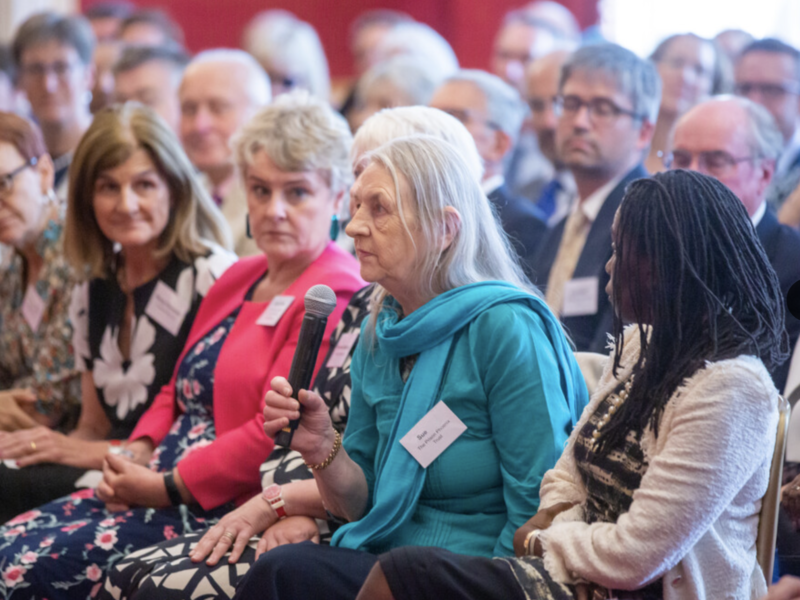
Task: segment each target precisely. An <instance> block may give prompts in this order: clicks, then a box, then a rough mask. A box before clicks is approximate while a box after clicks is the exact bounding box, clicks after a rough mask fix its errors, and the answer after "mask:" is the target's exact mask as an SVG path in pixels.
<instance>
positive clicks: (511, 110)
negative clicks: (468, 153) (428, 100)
mask: <svg viewBox="0 0 800 600" xmlns="http://www.w3.org/2000/svg"><path fill="white" fill-rule="evenodd" d="M451 82H465V83H471V84H473V85H474V86H476V87H477V88H478V89H479V90H480V91H481V92H482V93H483V96H484V98H486V109H487V112H488V113H489V121H490V123H491V124H492V125H494V126H495V127H498V128H499V129H500V130H501V131H503V132H504V133H505V134H506V135H508V136H509V137H510V138H511V141H512V142H516V140H517V137H518V136H519V130H520V128H521V127H522V122H523V121H524V120H525V115H526V114H527V113H528V107H527V105H526V104H525V103H524V102H523V101H522V98H521V97H520V95H519V92H518V91H517V90H515V89H514V88H513V87H511V86H510V85H508V84H507V83H506V82H505V81H503V80H502V79H500V78H499V77H498V76H497V75H492V74H491V73H487V72H486V71H480V70H478V69H462V70H461V71H458V72H457V73H456V74H455V75H453V76H452V77H448V78H447V80H445V83H451Z"/></svg>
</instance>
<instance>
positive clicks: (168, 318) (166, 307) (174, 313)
mask: <svg viewBox="0 0 800 600" xmlns="http://www.w3.org/2000/svg"><path fill="white" fill-rule="evenodd" d="M189 308H191V306H190V305H189V303H188V302H186V301H184V300H182V299H181V297H180V296H178V293H177V292H176V291H175V290H173V289H172V288H171V287H169V286H168V285H167V284H166V283H164V282H163V281H159V282H158V283H156V289H155V290H153V295H152V296H150V300H148V302H147V306H146V307H145V309H144V314H146V315H147V316H148V317H150V318H151V319H153V321H155V322H156V323H158V324H159V325H161V326H162V327H163V328H164V329H166V330H167V331H169V332H170V333H171V334H172V335H178V332H179V331H180V330H181V325H183V320H184V319H185V318H186V313H188V312H189Z"/></svg>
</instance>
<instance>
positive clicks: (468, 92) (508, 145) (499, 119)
mask: <svg viewBox="0 0 800 600" xmlns="http://www.w3.org/2000/svg"><path fill="white" fill-rule="evenodd" d="M430 106H432V107H433V108H438V109H440V110H443V111H444V112H446V113H448V114H451V115H453V116H454V117H455V118H457V119H458V120H459V121H461V122H462V123H463V124H464V126H465V127H466V128H467V130H468V131H469V132H470V135H472V138H473V139H474V140H475V145H476V146H477V147H478V152H479V153H480V155H481V158H482V159H483V167H484V172H483V181H482V182H481V186H482V187H483V191H484V193H485V194H486V195H487V196H488V197H489V200H491V201H492V204H494V208H495V212H496V213H497V215H498V217H499V218H500V223H501V224H502V226H503V229H504V230H505V232H506V234H507V235H508V237H509V239H510V240H511V242H512V244H513V248H514V251H515V252H516V254H517V255H519V256H521V257H524V258H527V259H528V260H530V258H531V257H532V255H533V253H534V252H535V251H536V249H537V248H538V246H539V242H540V241H541V239H542V237H543V236H544V233H545V231H546V230H547V224H546V223H545V221H544V215H543V214H542V213H541V212H540V211H539V210H538V209H537V208H536V207H535V206H534V205H533V204H531V203H530V202H528V201H527V200H525V199H523V198H519V197H516V196H513V195H512V194H511V192H510V191H509V190H508V186H506V184H505V178H504V177H503V166H504V161H505V158H506V157H507V156H508V155H509V154H510V153H511V151H512V149H513V148H514V143H515V142H516V140H517V137H518V136H519V131H520V127H521V126H522V120H523V119H524V118H525V113H526V112H527V111H526V109H525V104H524V103H523V102H522V99H521V98H520V96H519V94H518V93H517V90H516V89H514V88H513V87H511V86H510V85H508V84H507V83H505V82H504V81H503V80H502V79H500V78H499V77H497V76H495V75H491V74H490V73H486V72H485V71H478V70H463V71H459V72H458V73H456V74H455V75H453V76H451V77H449V78H448V79H446V80H445V82H444V83H443V84H442V85H440V86H439V87H438V88H437V90H436V91H435V92H434V94H433V98H431V101H430Z"/></svg>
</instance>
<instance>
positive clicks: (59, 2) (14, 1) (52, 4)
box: [0, 0, 78, 43]
mask: <svg viewBox="0 0 800 600" xmlns="http://www.w3.org/2000/svg"><path fill="white" fill-rule="evenodd" d="M77 6H78V1H77V0H0V42H2V43H9V42H10V41H11V38H12V37H13V35H14V30H15V29H16V27H17V25H19V24H20V23H21V22H22V21H24V20H25V19H26V18H27V17H29V16H30V15H32V14H33V13H35V12H41V11H43V10H55V11H58V12H65V13H66V12H72V11H74V10H75V9H76V8H77Z"/></svg>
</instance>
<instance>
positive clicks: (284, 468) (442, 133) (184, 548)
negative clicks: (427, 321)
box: [106, 106, 483, 599]
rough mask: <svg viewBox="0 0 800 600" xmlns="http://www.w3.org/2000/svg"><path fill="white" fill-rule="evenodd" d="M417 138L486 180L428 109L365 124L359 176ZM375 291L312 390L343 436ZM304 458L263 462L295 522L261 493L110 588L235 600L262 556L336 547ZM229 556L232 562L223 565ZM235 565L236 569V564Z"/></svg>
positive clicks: (467, 142)
mask: <svg viewBox="0 0 800 600" xmlns="http://www.w3.org/2000/svg"><path fill="white" fill-rule="evenodd" d="M415 133H426V134H429V135H435V136H436V137H439V138H441V139H443V140H446V141H447V142H449V143H451V144H453V146H454V147H456V148H458V150H459V151H460V152H461V154H462V156H463V158H464V160H465V161H466V163H467V165H468V168H469V171H470V173H471V174H472V176H473V177H474V179H475V181H476V182H479V181H480V179H481V174H482V173H483V166H482V163H481V158H480V156H479V155H478V151H477V148H476V147H475V143H474V141H473V140H472V137H471V136H470V135H469V132H468V131H467V130H466V128H465V127H464V126H463V125H462V124H461V123H460V122H459V121H458V120H457V119H455V118H454V117H452V116H450V115H448V114H446V113H444V112H442V111H440V110H436V109H433V108H428V107H424V106H418V107H403V108H396V109H388V110H384V111H381V112H380V113H378V114H377V115H375V116H374V117H372V118H370V119H369V120H368V121H367V122H366V123H365V124H364V127H362V128H361V129H360V130H359V132H358V135H356V138H355V140H354V142H353V146H352V150H351V158H352V161H353V164H355V165H356V170H355V174H356V176H357V175H358V174H359V170H360V168H361V165H360V163H359V159H360V158H361V157H362V156H363V155H364V154H366V153H367V152H369V151H372V150H374V149H376V148H377V147H379V146H381V145H382V144H383V143H385V142H387V141H390V140H392V139H395V138H398V137H403V136H407V135H412V134H415ZM374 290H375V286H374V284H372V285H369V286H367V287H365V288H363V289H362V290H360V291H358V292H357V293H356V294H355V295H354V296H353V298H352V300H351V301H350V304H348V306H347V309H346V310H345V311H344V313H343V314H342V319H341V321H340V322H339V324H338V325H337V326H336V328H335V330H334V333H333V335H332V336H331V339H330V345H329V352H328V356H327V357H326V358H325V359H324V360H323V362H322V367H321V368H320V371H319V373H318V375H317V377H316V380H315V382H314V388H313V389H314V390H315V392H316V393H318V394H319V395H320V396H322V397H324V398H325V400H326V402H327V404H328V407H329V412H330V415H331V420H332V422H333V425H334V427H336V429H337V430H338V431H339V432H340V433H342V432H344V429H345V425H346V423H347V416H348V413H349V407H350V390H351V382H350V364H351V360H352V356H353V353H354V350H355V348H356V345H357V342H358V338H359V332H360V328H361V323H362V322H363V320H364V319H365V318H366V317H367V315H368V314H369V305H370V298H371V296H372V294H373V292H374ZM301 460H302V457H301V456H300V455H299V453H297V452H295V451H293V450H291V449H289V448H283V447H277V446H276V447H275V449H274V450H273V451H272V453H271V454H270V456H269V458H268V459H267V460H266V461H265V462H264V463H263V464H262V465H261V484H262V488H263V489H264V490H265V491H266V490H268V489H270V488H272V490H275V489H276V488H275V486H279V488H278V489H279V491H280V494H279V497H281V498H283V500H284V502H287V504H286V506H287V507H288V510H290V511H292V513H293V516H292V517H289V518H286V519H281V520H279V519H278V515H277V513H276V512H275V511H274V510H272V508H271V506H270V505H269V504H268V503H266V502H264V499H263V498H262V496H261V495H257V496H255V497H253V498H252V499H251V500H250V501H248V502H246V503H245V504H243V505H242V506H240V507H239V508H237V509H236V510H234V511H232V512H230V513H228V514H227V515H225V516H224V517H223V518H222V519H221V520H220V521H219V522H218V523H217V525H215V526H214V527H212V528H210V529H209V530H208V531H206V532H204V534H201V533H193V534H188V535H186V536H182V537H178V538H175V539H171V540H167V541H164V542H162V543H160V544H157V545H155V546H152V547H150V548H146V549H144V550H142V551H139V552H136V553H134V554H132V555H131V556H129V557H127V558H126V559H125V560H124V561H122V562H120V563H118V564H117V565H115V566H114V568H113V569H112V570H111V571H110V573H109V576H108V580H107V583H106V589H107V590H108V591H109V592H110V591H112V590H113V591H115V592H118V593H115V594H113V596H114V597H115V598H149V597H154V596H155V597H163V598H170V599H183V598H194V597H197V596H202V595H204V594H208V595H214V596H216V597H220V598H232V597H233V595H234V593H235V591H236V585H237V584H238V582H239V581H240V580H241V579H242V577H243V576H244V575H245V574H246V572H247V569H249V568H250V566H251V565H252V564H253V563H254V562H255V561H256V559H257V558H258V556H259V555H260V554H261V553H262V552H264V551H266V550H268V549H271V548H273V547H275V546H278V545H281V544H285V543H290V542H299V541H304V540H307V539H315V540H318V541H321V543H325V544H327V543H329V541H330V530H331V529H333V528H335V526H336V523H333V522H331V523H328V522H327V521H326V520H324V519H319V520H316V521H315V520H314V519H313V518H311V517H308V516H301V515H298V514H297V513H299V512H302V507H301V508H300V509H299V510H298V508H297V506H295V500H296V499H297V498H299V497H300V498H302V497H303V495H304V494H307V488H304V486H307V485H308V483H312V484H313V482H305V481H303V480H307V479H311V478H312V475H311V471H310V469H308V468H305V467H303V465H302V463H301ZM304 489H305V491H304ZM262 531H263V532H264V535H263V536H262V537H261V539H260V540H259V538H258V537H255V536H256V535H257V534H259V533H261V532H262ZM201 538H202V539H201ZM223 557H225V560H221V559H222V558H223ZM233 564H235V568H232V567H231V565H233ZM167 579H169V581H170V582H172V583H170V585H171V586H172V588H171V589H169V590H166V589H163V587H162V586H161V582H162V581H166V580H167ZM175 582H180V583H179V584H176V583H175ZM176 588H179V589H176Z"/></svg>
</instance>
